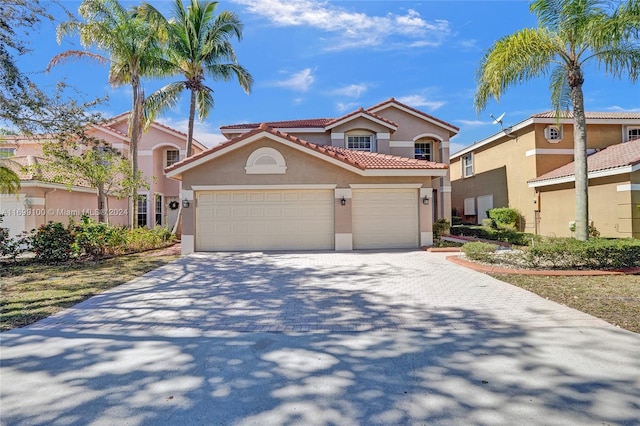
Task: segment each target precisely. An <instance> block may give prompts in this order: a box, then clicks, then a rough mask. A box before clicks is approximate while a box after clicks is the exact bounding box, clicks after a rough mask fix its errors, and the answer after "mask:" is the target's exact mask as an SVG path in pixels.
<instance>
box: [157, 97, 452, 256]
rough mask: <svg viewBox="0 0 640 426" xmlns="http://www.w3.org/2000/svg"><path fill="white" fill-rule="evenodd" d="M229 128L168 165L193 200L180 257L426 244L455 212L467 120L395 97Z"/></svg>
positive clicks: (170, 173) (186, 217) (186, 216)
mask: <svg viewBox="0 0 640 426" xmlns="http://www.w3.org/2000/svg"><path fill="white" fill-rule="evenodd" d="M221 131H222V133H223V134H224V135H225V136H226V137H227V138H229V140H228V141H227V142H225V143H223V144H221V145H218V146H215V147H213V148H210V149H208V150H206V151H203V152H201V153H199V154H196V155H194V156H192V157H189V158H187V159H184V160H182V161H180V162H178V163H176V164H174V165H172V166H170V167H168V168H166V169H165V172H166V174H167V176H168V177H170V178H173V179H176V180H178V181H180V182H181V183H182V196H183V199H185V200H187V201H189V202H190V208H186V209H183V223H182V250H183V253H190V252H192V251H224V250H354V249H380V248H417V247H419V246H428V245H431V244H432V242H433V232H432V229H433V227H432V226H433V221H434V219H435V218H439V217H445V218H450V211H451V198H450V197H451V192H450V190H451V188H450V180H449V170H448V161H449V140H450V138H451V137H453V136H454V135H456V134H457V133H458V128H457V127H455V126H453V125H451V124H449V123H447V122H445V121H442V120H440V119H438V118H435V117H433V116H431V115H429V114H426V113H424V112H422V111H419V110H417V109H415V108H412V107H410V106H408V105H405V104H403V103H401V102H398V101H396V100H395V99H393V98H391V99H389V100H387V101H384V102H382V103H380V104H377V105H374V106H372V107H370V108H367V109H364V108H361V109H358V110H356V111H353V112H351V113H349V114H346V115H344V116H342V117H338V118H322V119H307V120H290V121H278V122H268V123H251V124H239V125H230V126H223V127H221Z"/></svg>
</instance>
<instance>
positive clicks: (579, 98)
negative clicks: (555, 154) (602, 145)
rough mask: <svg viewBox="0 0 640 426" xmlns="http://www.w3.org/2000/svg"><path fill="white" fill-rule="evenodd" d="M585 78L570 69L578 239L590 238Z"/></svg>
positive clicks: (579, 72)
mask: <svg viewBox="0 0 640 426" xmlns="http://www.w3.org/2000/svg"><path fill="white" fill-rule="evenodd" d="M583 82H584V79H583V77H582V72H581V70H580V69H579V68H577V69H572V70H570V71H569V85H570V87H571V100H572V103H573V150H574V154H573V155H574V164H575V176H576V239H578V240H580V241H587V239H589V179H588V174H587V173H588V170H587V121H586V117H585V113H584V95H583V93H582V83H583Z"/></svg>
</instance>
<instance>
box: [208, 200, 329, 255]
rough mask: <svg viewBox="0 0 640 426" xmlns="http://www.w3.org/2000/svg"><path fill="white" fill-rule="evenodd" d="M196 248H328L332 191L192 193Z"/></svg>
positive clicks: (215, 249)
mask: <svg viewBox="0 0 640 426" xmlns="http://www.w3.org/2000/svg"><path fill="white" fill-rule="evenodd" d="M196 196H197V200H198V201H197V202H198V204H197V212H196V250H197V251H232V250H332V249H333V248H334V226H333V222H334V213H333V204H334V195H333V191H332V190H278V191H275V190H274V191H264V190H256V191H203V192H197V195H196Z"/></svg>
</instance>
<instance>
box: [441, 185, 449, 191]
mask: <svg viewBox="0 0 640 426" xmlns="http://www.w3.org/2000/svg"><path fill="white" fill-rule="evenodd" d="M440 192H451V187H450V186H441V187H440Z"/></svg>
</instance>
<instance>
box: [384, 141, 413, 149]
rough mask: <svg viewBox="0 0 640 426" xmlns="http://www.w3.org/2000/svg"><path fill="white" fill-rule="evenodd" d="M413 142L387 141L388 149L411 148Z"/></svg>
mask: <svg viewBox="0 0 640 426" xmlns="http://www.w3.org/2000/svg"><path fill="white" fill-rule="evenodd" d="M414 146H415V142H414V141H389V148H413V147H414Z"/></svg>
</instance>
